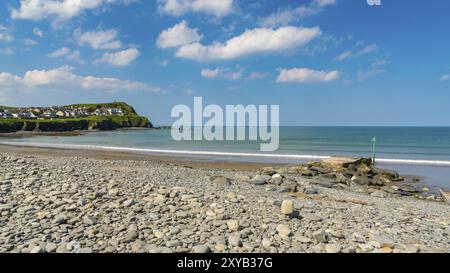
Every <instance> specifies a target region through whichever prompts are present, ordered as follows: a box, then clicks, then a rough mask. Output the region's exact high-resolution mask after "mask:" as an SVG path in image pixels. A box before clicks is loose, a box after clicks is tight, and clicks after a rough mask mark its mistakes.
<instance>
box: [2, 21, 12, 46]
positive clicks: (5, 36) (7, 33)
mask: <svg viewBox="0 0 450 273" xmlns="http://www.w3.org/2000/svg"><path fill="white" fill-rule="evenodd" d="M12 41H14V36H13V35H12V34H11V30H10V29H9V28H7V27H5V26H4V25H0V42H7V43H9V42H12Z"/></svg>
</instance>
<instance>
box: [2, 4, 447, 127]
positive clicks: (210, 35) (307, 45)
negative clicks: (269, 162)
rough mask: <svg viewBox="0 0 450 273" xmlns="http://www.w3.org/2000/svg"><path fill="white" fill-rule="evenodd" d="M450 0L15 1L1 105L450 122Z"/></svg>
mask: <svg viewBox="0 0 450 273" xmlns="http://www.w3.org/2000/svg"><path fill="white" fill-rule="evenodd" d="M448 11H450V2H449V1H445V0H432V1H419V0H409V1H406V0H397V1H392V0H383V1H382V4H381V6H369V5H368V4H367V3H366V0H353V1H345V0H304V1H302V0H296V1H294V0H283V1H274V0H263V1H250V0H247V1H242V0H221V1H206V0H160V1H144V0H85V1H81V5H78V6H77V5H73V1H72V0H22V1H19V0H7V1H2V3H1V4H0V104H7V105H18V106H19V105H20V106H22V105H23V106H26V105H55V104H66V103H84V102H106V101H113V100H120V101H126V102H128V103H130V104H132V105H134V106H135V107H136V109H137V110H138V111H139V112H140V113H142V114H144V115H147V116H149V117H150V118H151V119H152V120H153V121H154V122H155V123H156V124H171V123H172V122H173V120H172V119H171V118H170V111H171V109H172V107H173V106H174V105H176V104H192V102H193V97H194V96H203V98H204V102H205V103H208V104H213V103H214V104H219V105H225V104H244V105H246V104H279V105H280V112H281V113H280V122H281V124H282V125H360V126H361V125H362V126H364V125H368V126H369V125H373V126H375V125H401V126H414V125H425V126H450V118H449V117H450V107H449V103H450V51H449V48H450V29H449V27H448V26H449V25H450V19H448Z"/></svg>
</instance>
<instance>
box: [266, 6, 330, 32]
mask: <svg viewBox="0 0 450 273" xmlns="http://www.w3.org/2000/svg"><path fill="white" fill-rule="evenodd" d="M335 3H336V0H314V1H312V2H310V3H309V4H304V5H300V6H298V7H295V8H286V9H280V10H278V11H277V12H275V13H272V14H270V15H269V16H267V17H263V18H260V19H259V24H260V25H261V26H263V27H276V26H286V25H289V24H290V23H292V22H298V21H300V20H303V19H305V18H306V17H309V16H313V15H316V14H318V13H320V12H322V10H323V9H324V7H326V6H330V5H333V4H335Z"/></svg>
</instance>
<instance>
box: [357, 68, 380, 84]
mask: <svg viewBox="0 0 450 273" xmlns="http://www.w3.org/2000/svg"><path fill="white" fill-rule="evenodd" d="M384 72H385V71H384V70H383V69H370V70H368V71H359V72H358V75H357V78H358V81H360V82H362V81H365V80H368V79H370V78H373V77H375V76H378V75H381V74H383V73H384Z"/></svg>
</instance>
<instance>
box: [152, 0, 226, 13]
mask: <svg viewBox="0 0 450 273" xmlns="http://www.w3.org/2000/svg"><path fill="white" fill-rule="evenodd" d="M158 2H159V10H160V11H162V12H164V13H167V14H170V15H173V16H180V15H183V14H185V13H188V12H196V13H204V14H208V15H213V16H216V17H223V16H226V15H228V14H230V13H231V12H232V11H233V7H234V0H158Z"/></svg>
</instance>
